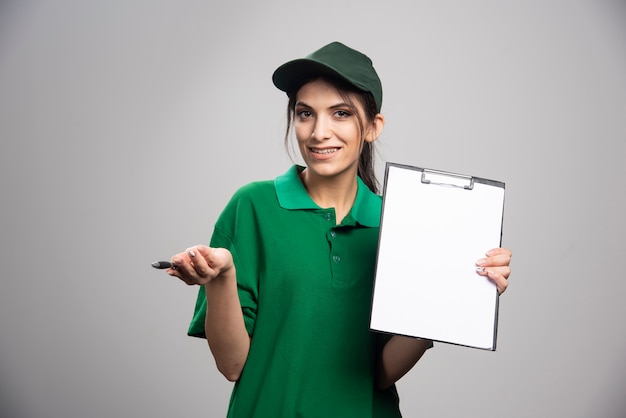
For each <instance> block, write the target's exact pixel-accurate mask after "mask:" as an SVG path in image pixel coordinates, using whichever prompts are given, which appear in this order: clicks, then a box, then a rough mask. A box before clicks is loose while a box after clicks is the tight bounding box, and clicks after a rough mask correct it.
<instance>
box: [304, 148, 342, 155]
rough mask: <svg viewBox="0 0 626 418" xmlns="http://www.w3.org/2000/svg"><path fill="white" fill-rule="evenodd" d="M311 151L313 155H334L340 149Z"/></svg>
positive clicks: (315, 149) (314, 149) (316, 149)
mask: <svg viewBox="0 0 626 418" xmlns="http://www.w3.org/2000/svg"><path fill="white" fill-rule="evenodd" d="M309 150H310V151H311V152H312V153H313V154H332V153H334V152H336V151H338V150H339V148H310V147H309Z"/></svg>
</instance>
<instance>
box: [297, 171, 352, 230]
mask: <svg viewBox="0 0 626 418" xmlns="http://www.w3.org/2000/svg"><path fill="white" fill-rule="evenodd" d="M300 178H301V179H302V183H303V184H304V187H305V188H306V190H307V192H308V193H309V196H311V199H313V201H314V202H315V203H316V204H317V205H318V206H320V207H322V208H335V213H336V216H337V223H340V222H341V221H342V220H343V218H344V217H345V216H346V215H347V214H348V212H350V209H351V208H352V205H353V204H354V199H355V198H356V193H357V189H358V183H357V179H356V173H353V174H349V173H345V174H344V175H339V176H334V177H322V176H316V175H315V174H314V173H313V172H312V171H311V170H307V169H305V170H304V171H303V172H302V173H301V174H300Z"/></svg>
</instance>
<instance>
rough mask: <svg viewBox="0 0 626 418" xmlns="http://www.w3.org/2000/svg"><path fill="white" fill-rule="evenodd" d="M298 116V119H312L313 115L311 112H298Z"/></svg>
mask: <svg viewBox="0 0 626 418" xmlns="http://www.w3.org/2000/svg"><path fill="white" fill-rule="evenodd" d="M296 115H297V116H298V119H306V118H310V117H311V115H312V113H311V111H310V110H306V109H305V110H298V111H297V112H296Z"/></svg>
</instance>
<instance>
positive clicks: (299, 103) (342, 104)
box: [294, 102, 352, 109]
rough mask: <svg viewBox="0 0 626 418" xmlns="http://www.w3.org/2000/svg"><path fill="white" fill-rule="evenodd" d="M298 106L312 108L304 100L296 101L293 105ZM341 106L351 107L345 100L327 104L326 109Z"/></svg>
mask: <svg viewBox="0 0 626 418" xmlns="http://www.w3.org/2000/svg"><path fill="white" fill-rule="evenodd" d="M298 106H299V107H308V108H309V109H313V106H311V105H308V104H306V103H304V102H297V103H296V104H295V106H294V107H298ZM342 107H347V108H348V109H352V106H351V105H350V104H349V103H346V102H339V103H336V104H334V105H332V106H329V107H328V109H339V108H342Z"/></svg>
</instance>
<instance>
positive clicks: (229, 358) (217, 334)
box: [204, 267, 250, 382]
mask: <svg viewBox="0 0 626 418" xmlns="http://www.w3.org/2000/svg"><path fill="white" fill-rule="evenodd" d="M204 287H205V291H206V299H207V312H206V321H205V325H204V329H205V332H206V338H207V341H208V343H209V347H210V349H211V352H212V353H213V357H214V358H215V363H216V364H217V368H218V369H219V371H220V372H221V373H222V374H223V375H224V376H225V377H226V378H227V379H228V380H230V381H233V382H234V381H236V380H238V379H239V376H240V375H241V371H242V370H243V366H244V364H245V362H246V358H247V357H248V351H249V348H250V337H249V336H248V332H247V330H246V327H245V323H244V319H243V313H242V311H241V305H240V303H239V296H238V294H237V279H236V273H235V268H234V267H231V268H230V269H229V270H227V271H225V272H223V273H221V274H220V275H219V276H218V277H216V278H215V279H214V280H211V281H210V282H209V283H207V284H205V285H204Z"/></svg>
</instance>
